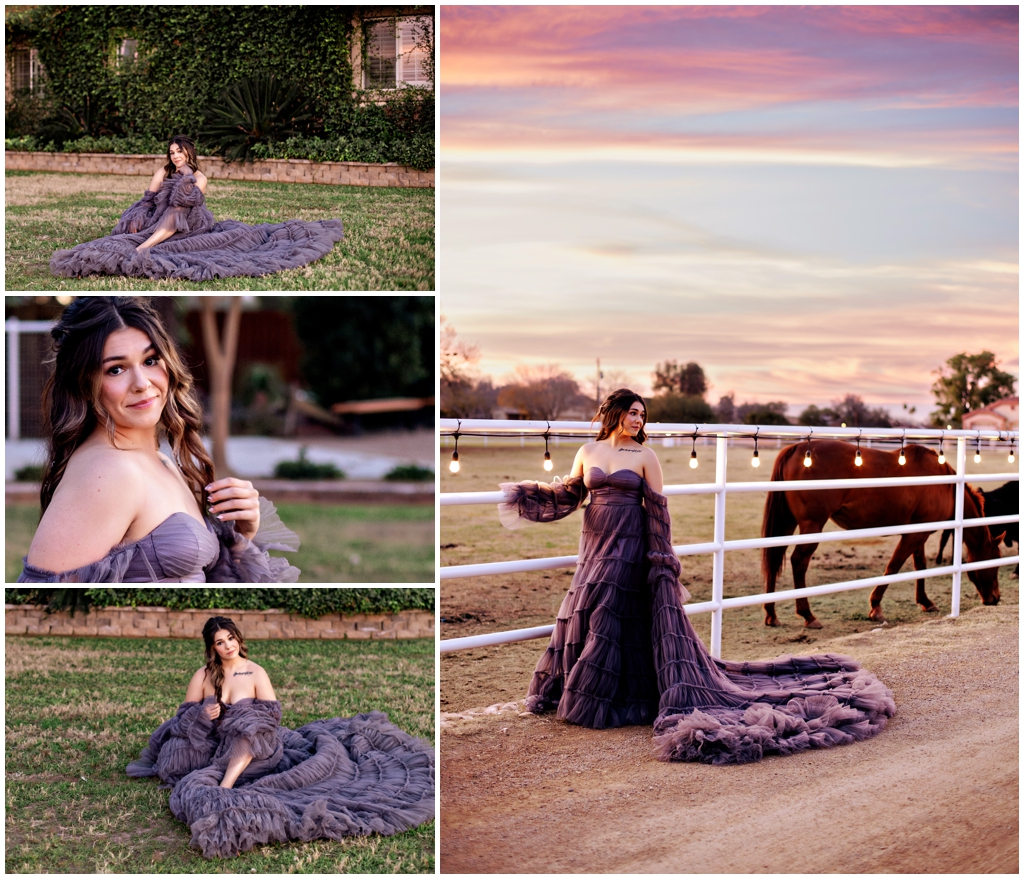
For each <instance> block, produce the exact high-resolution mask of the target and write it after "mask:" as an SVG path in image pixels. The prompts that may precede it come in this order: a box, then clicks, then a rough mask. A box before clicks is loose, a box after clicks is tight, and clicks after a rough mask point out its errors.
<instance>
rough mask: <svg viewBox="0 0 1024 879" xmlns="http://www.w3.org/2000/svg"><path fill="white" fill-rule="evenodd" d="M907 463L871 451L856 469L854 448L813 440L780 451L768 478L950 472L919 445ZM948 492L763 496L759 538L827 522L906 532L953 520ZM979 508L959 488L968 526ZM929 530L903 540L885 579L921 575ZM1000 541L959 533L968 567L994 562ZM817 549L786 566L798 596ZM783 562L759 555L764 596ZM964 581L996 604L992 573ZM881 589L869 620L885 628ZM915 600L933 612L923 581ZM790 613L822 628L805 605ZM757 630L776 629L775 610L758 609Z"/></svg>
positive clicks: (924, 488)
mask: <svg viewBox="0 0 1024 879" xmlns="http://www.w3.org/2000/svg"><path fill="white" fill-rule="evenodd" d="M808 448H810V449H811V460H812V462H813V463H812V465H811V466H810V467H805V466H804V454H805V453H806V451H807V449H808ZM904 454H905V455H906V456H907V463H906V464H904V465H903V466H901V465H900V464H899V462H898V458H899V453H898V452H895V451H893V452H885V451H880V450H878V449H862V450H861V455H862V457H863V461H864V463H863V465H862V466H860V467H857V466H856V465H855V464H854V457H855V449H854V447H853V445H851V444H850V443H844V442H839V441H838V440H815V441H814V442H813V443H811V442H803V443H797V444H796V445H793V446H786V447H785V448H784V449H782V451H780V452H779V455H778V457H777V458H776V459H775V468H774V469H773V470H772V479H773V480H775V481H780V480H792V481H795V480H801V479H856V478H858V477H860V478H864V479H867V478H876V477H890V476H941V475H950V474H952V473H953V472H954V471H953V469H952V468H951V467H950V466H949V465H948V464H940V463H939V459H938V455H937V454H936V452H935V451H934V450H932V449H929V448H926V447H925V446H919V445H908V446H906V447H905V449H904ZM954 503H955V496H954V486H953V485H952V484H948V485H920V486H898V487H894V488H837V489H834V490H833V489H812V490H810V491H770V492H768V497H767V499H766V500H765V505H764V519H763V521H762V523H761V536H762V537H778V536H781V535H789V534H792V533H793V531H794V530H795V529H796V528H798V527H799V529H800V533H801V534H817V533H821V531H822V529H824V527H825V523H826V522H828V520H829V519H831V520H832V521H833V522H835V523H836V524H837V525H838V526H839V527H840V528H847V529H856V528H880V527H884V526H888V525H909V524H913V523H917V522H944V521H946V520H947V519H952V518H953V514H954ZM983 510H984V501H983V500H982V498H981V496H980V495H979V494H977V493H976V492H975V491H974V489H972V488H971V487H970V486H969V485H965V486H964V518H965V519H974V518H980V517H981V516H983V515H984V512H983ZM931 533H932V532H930V531H922V532H919V533H916V534H904V535H902V536H901V537H900V542H899V543H898V544H896V549H895V550H893V554H892V558H890V559H889V564H887V565H886V566H885V573H886V574H887V575H888V574H895V573H896V572H897V571H899V569H900V568H901V567H903V563H904V562H905V561H906V560H907V559H908V558H909V557H910V556H913V557H914V569H915V570H917V571H920V570H923V569H924V568H925V567H926V566H927V563H926V562H925V557H924V545H925V542H926V541H927V540H928V536H929V534H931ZM1002 536H1003V535H1001V534H1000V535H999V536H998V537H995V538H993V536H992V535H991V534H990V533H989V529H988V528H985V527H984V526H979V527H974V528H965V529H964V543H965V544H967V560H968V561H980V560H982V559H995V558H999V541H1000V540H1001V539H1002ZM817 548H818V544H816V543H804V544H799V545H797V546H795V547H793V554H792V556H791V559H790V562H791V564H792V566H793V584H794V586H795V588H797V589H803V588H804V587H805V586H806V585H807V583H806V580H805V577H806V574H807V565H808V564H809V563H810V561H811V556H812V555H814V551H815V550H816V549H817ZM785 558H786V547H784V546H778V547H768V548H765V549H762V550H761V571H762V573H763V574H764V580H765V586H764V590H765V592H774V591H775V582H776V580H777V578H778V576H779V572H780V571H781V570H782V565H783V563H784V562H785ZM967 576H968V577H969V578H970V580H971V582H972V583H973V584H974V585H975V587H976V588H977V590H978V594H979V595H981V600H982V602H983V603H984V604H998V603H999V575H998V573H997V571H996V569H995V568H986V569H984V570H981V571H968V572H967ZM885 590H886V587H885V586H884V585H882V586H876V587H875V588H874V589H872V590H871V611H870V613H869V614H868V616H869V617H870V619H872V620H875V621H876V622H884V621H885V617H884V616H883V615H882V596H883V595H884V594H885ZM915 600H916V601H917V603H918V604H919V605H920V606H921V609H922V610H925V611H934V610H937V608H936V607H935V605H934V604H933V603H932V601H931V599H930V598H929V597H928V596H927V595H926V594H925V591H924V580H923V579H922V580H918V581H917V592H916V594H915ZM796 612H797V613H798V614H799V615H800V616H802V617H803V618H804V625H805V626H806V627H808V628H811V629H820V628H821V623H819V622H818V620H817V618H816V617H815V616H814V614H813V613H812V612H811V606H810V604H809V603H808V601H807V599H806V598H798V599H797V600H796ZM764 623H765V625H766V626H777V625H778V624H779V620H778V617H776V616H775V605H774V604H766V605H765V606H764Z"/></svg>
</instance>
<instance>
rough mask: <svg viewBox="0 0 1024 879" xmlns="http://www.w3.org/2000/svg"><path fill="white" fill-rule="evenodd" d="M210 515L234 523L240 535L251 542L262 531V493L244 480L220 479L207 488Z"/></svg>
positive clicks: (231, 477) (230, 477)
mask: <svg viewBox="0 0 1024 879" xmlns="http://www.w3.org/2000/svg"><path fill="white" fill-rule="evenodd" d="M206 495H207V500H208V502H209V504H210V513H211V514H212V515H214V516H216V517H217V518H218V519H220V520H221V521H222V522H234V523H235V527H236V528H237V529H238V533H239V534H241V535H242V536H243V537H248V538H249V539H250V540H251V539H252V538H253V537H254V536H255V535H256V532H257V531H259V529H260V493H259V492H258V491H256V489H255V488H253V487H252V483H251V482H246V481H245V480H244V479H235V478H234V477H233V476H229V477H228V478H227V479H218V480H217V481H216V482H211V483H210V484H209V485H208V486H206Z"/></svg>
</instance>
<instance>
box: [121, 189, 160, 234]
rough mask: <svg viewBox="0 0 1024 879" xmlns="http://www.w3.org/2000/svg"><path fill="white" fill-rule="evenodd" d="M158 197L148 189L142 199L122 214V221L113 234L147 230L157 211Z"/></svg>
mask: <svg viewBox="0 0 1024 879" xmlns="http://www.w3.org/2000/svg"><path fill="white" fill-rule="evenodd" d="M156 196H157V194H156V193H155V192H150V191H149V190H148V189H147V190H146V191H145V192H144V193H143V195H142V198H140V199H139V200H138V201H137V202H135V204H133V205H132V206H131V207H129V208H128V209H127V210H126V211H125V212H124V213H123V214H121V219H120V220H118V221H117V225H116V226H114V231H113V232H112V233H111V234H112V235H124V234H128V233H135V232H139V231H141V230H142V229H145V228H146V227H147V226H148V225H149V224H150V223H151V222H152V221H153V214H154V213H155V211H156Z"/></svg>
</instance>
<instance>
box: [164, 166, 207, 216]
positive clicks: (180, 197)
mask: <svg viewBox="0 0 1024 879" xmlns="http://www.w3.org/2000/svg"><path fill="white" fill-rule="evenodd" d="M170 182H171V197H170V203H171V204H172V205H173V206H174V207H181V208H194V207H198V206H199V205H201V204H202V203H203V201H204V199H203V191H202V190H201V189H200V188H199V185H198V184H197V183H196V178H195V177H194V176H193V175H192V174H183V175H182V176H181V177H178V175H177V174H176V175H175V176H174V178H172V179H171V181H170Z"/></svg>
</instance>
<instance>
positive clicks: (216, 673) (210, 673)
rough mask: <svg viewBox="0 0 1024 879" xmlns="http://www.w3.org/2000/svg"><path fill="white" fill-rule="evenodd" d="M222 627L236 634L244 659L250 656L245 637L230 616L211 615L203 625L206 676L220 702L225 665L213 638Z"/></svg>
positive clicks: (239, 651)
mask: <svg viewBox="0 0 1024 879" xmlns="http://www.w3.org/2000/svg"><path fill="white" fill-rule="evenodd" d="M222 629H223V630H224V631H226V632H230V633H231V634H232V635H234V636H235V640H236V641H237V642H238V655H239V656H241V657H242V658H243V659H248V657H249V650H248V648H247V647H246V646H245V639H244V638H243V637H242V633H241V632H240V631H239V630H238V626H236V625H235V623H234V621H233V620H232V619H231V618H230V617H210V618H209V619H208V620H207V621H206V625H205V626H203V641H204V642H205V643H206V676H207V678H208V679H209V680H210V682H211V683H212V684H213V689H214V692H215V693H216V694H217V701H218V702H220V688H221V687H222V686H223V685H224V666H223V665H221V661H220V654H219V653H217V650H216V648H215V647H214V646H213V639H214V637H215V636H216V634H217V633H218V632H219V631H221V630H222Z"/></svg>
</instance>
